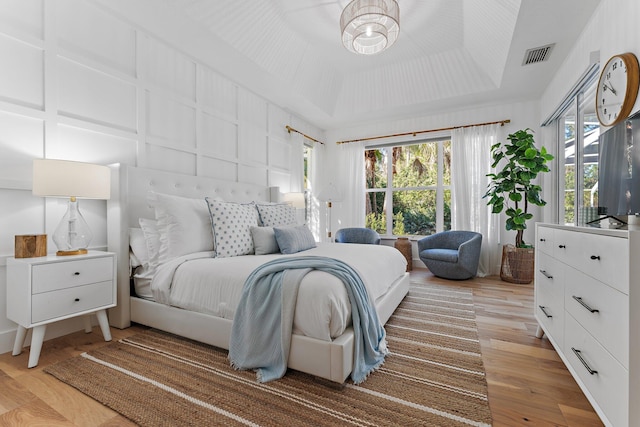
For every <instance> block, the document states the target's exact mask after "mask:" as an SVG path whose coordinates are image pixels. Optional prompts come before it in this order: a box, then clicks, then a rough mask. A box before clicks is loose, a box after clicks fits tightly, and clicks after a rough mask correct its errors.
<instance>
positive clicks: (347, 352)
mask: <svg viewBox="0 0 640 427" xmlns="http://www.w3.org/2000/svg"><path fill="white" fill-rule="evenodd" d="M149 190H153V191H156V192H159V193H166V194H174V195H179V196H184V197H202V198H204V197H206V196H212V197H214V196H219V197H221V198H222V199H223V200H226V201H235V202H247V201H252V200H255V201H272V200H273V201H276V200H277V199H278V196H279V191H278V188H277V187H263V186H258V185H252V184H242V183H237V182H231V181H224V180H218V179H212V178H207V177H196V176H190V175H181V174H176V173H171V172H164V171H157V170H151V169H142V168H135V167H131V166H127V165H113V166H112V172H111V199H110V200H109V201H108V203H107V227H108V249H109V251H111V252H115V253H116V254H117V260H118V265H117V275H118V305H117V306H116V307H114V308H112V309H111V310H110V311H109V322H110V324H111V325H112V326H114V327H116V328H120V329H122V328H127V327H129V326H130V325H131V323H132V322H135V323H140V324H143V325H146V326H150V327H153V328H157V329H160V330H163V331H167V332H170V333H173V334H176V335H180V336H183V337H186V338H190V339H193V340H196V341H200V342H203V343H206V344H211V345H214V346H216V347H220V348H224V349H228V348H229V338H230V335H231V324H232V321H231V320H229V319H221V318H218V317H213V316H210V315H206V314H201V313H195V312H191V311H188V310H183V309H180V308H176V307H171V306H166V305H164V304H158V303H155V302H152V301H148V300H145V299H142V298H137V297H135V296H131V285H130V280H129V228H130V227H138V226H139V225H138V218H154V212H153V210H152V209H151V207H150V206H149V205H148V203H147V199H146V196H147V192H148V191H149ZM408 290H409V274H408V273H405V274H404V275H403V276H401V277H400V278H399V279H398V280H396V282H394V284H393V285H392V288H391V289H390V291H389V292H388V293H387V294H386V295H385V296H384V297H383V298H381V299H380V300H379V301H378V302H377V303H376V309H377V311H378V315H379V317H380V321H381V322H382V323H386V322H387V320H388V319H389V317H390V316H391V314H392V313H393V311H394V310H395V308H396V307H397V306H398V304H400V302H401V301H402V299H403V298H404V296H405V295H406V294H407V292H408ZM353 340H354V335H353V329H352V328H348V329H347V330H346V331H345V332H344V333H343V334H342V335H341V336H339V337H337V338H336V339H334V340H333V341H331V342H327V341H321V340H318V339H314V338H309V337H305V336H301V335H293V336H292V339H291V350H290V353H289V363H288V366H289V368H291V369H295V370H298V371H302V372H306V373H308V374H311V375H315V376H318V377H321V378H324V379H328V380H330V381H334V382H337V383H343V382H344V381H345V380H346V379H347V377H348V376H349V374H350V373H351V370H352V367H353Z"/></svg>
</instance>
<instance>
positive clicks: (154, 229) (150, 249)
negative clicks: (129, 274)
mask: <svg viewBox="0 0 640 427" xmlns="http://www.w3.org/2000/svg"><path fill="white" fill-rule="evenodd" d="M138 222H139V223H140V228H141V230H142V234H143V235H144V243H145V245H146V246H147V260H148V265H149V266H150V267H156V266H157V265H158V255H159V254H160V233H158V223H157V221H156V220H155V219H147V218H140V219H139V220H138Z"/></svg>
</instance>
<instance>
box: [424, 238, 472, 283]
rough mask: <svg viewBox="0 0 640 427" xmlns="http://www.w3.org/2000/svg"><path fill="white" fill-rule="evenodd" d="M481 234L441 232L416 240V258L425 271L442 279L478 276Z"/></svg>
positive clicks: (461, 278) (462, 278)
mask: <svg viewBox="0 0 640 427" xmlns="http://www.w3.org/2000/svg"><path fill="white" fill-rule="evenodd" d="M481 246H482V234H480V233H476V232H474V231H444V232H442V233H436V234H432V235H431V236H427V237H424V238H422V239H420V240H418V255H419V256H420V259H421V260H422V262H424V264H425V265H426V266H427V268H428V269H429V271H431V272H432V273H433V274H435V275H436V276H438V277H442V278H445V279H454V280H464V279H470V278H472V277H474V276H475V275H476V273H477V272H478V262H479V261H480V247H481Z"/></svg>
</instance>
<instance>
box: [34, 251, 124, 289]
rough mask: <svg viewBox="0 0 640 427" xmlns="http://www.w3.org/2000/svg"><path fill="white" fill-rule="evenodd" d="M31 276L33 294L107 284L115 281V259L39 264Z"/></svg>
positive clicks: (104, 258) (35, 266)
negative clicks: (106, 282) (109, 281)
mask: <svg viewBox="0 0 640 427" xmlns="http://www.w3.org/2000/svg"><path fill="white" fill-rule="evenodd" d="M31 274H32V279H31V292H32V293H33V294H38V293H41V292H49V291H54V290H57V289H65V288H71V287H75V286H81V285H87V284H89V283H97V282H105V281H107V280H112V279H113V257H110V256H109V257H101V258H86V259H79V260H76V261H69V262H56V263H51V264H37V265H34V266H33V267H32V273H31Z"/></svg>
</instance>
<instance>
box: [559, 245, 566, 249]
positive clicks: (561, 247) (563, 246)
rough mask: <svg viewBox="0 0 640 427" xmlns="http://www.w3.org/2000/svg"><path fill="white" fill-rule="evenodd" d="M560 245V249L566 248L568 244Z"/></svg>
mask: <svg viewBox="0 0 640 427" xmlns="http://www.w3.org/2000/svg"><path fill="white" fill-rule="evenodd" d="M558 247H559V248H560V249H565V248H566V246H565V245H558Z"/></svg>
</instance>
